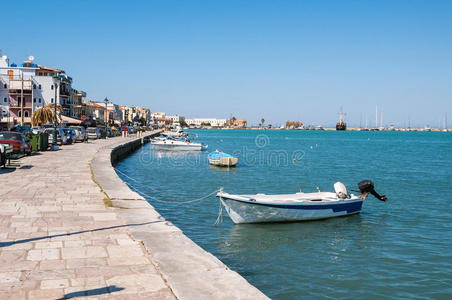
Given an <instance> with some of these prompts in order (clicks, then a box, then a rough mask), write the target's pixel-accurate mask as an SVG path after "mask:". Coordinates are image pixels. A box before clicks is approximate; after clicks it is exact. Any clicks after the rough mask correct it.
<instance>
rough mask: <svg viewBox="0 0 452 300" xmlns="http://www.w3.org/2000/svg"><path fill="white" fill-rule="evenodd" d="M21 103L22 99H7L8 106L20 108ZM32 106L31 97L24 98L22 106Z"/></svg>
mask: <svg viewBox="0 0 452 300" xmlns="http://www.w3.org/2000/svg"><path fill="white" fill-rule="evenodd" d="M21 105H22V101H18V100H16V99H14V98H13V99H11V98H10V101H9V107H10V108H18V109H20V108H21ZM32 107H33V102H32V101H31V99H28V98H25V102H24V108H32Z"/></svg>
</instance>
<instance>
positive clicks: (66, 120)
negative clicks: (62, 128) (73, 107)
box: [61, 115, 82, 125]
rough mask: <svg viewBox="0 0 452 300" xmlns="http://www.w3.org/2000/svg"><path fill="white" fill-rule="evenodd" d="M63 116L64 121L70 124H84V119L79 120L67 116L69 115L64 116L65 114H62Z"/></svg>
mask: <svg viewBox="0 0 452 300" xmlns="http://www.w3.org/2000/svg"><path fill="white" fill-rule="evenodd" d="M61 118H62V121H63V122H66V123H68V124H70V125H81V124H82V121H81V120H79V119H74V118H71V117H67V116H64V115H62V116H61Z"/></svg>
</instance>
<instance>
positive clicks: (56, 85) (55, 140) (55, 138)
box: [53, 75, 58, 150]
mask: <svg viewBox="0 0 452 300" xmlns="http://www.w3.org/2000/svg"><path fill="white" fill-rule="evenodd" d="M57 87H58V76H56V75H53V88H54V89H55V98H54V100H53V109H54V110H53V149H54V150H56V147H57V146H56V145H57V108H56V101H57Z"/></svg>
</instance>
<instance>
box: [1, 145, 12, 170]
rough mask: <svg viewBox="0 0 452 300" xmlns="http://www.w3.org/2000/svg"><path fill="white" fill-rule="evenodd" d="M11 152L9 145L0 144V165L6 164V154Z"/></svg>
mask: <svg viewBox="0 0 452 300" xmlns="http://www.w3.org/2000/svg"><path fill="white" fill-rule="evenodd" d="M11 152H12V148H11V145H8V144H0V166H3V167H5V166H6V159H7V156H8V154H10V153H11Z"/></svg>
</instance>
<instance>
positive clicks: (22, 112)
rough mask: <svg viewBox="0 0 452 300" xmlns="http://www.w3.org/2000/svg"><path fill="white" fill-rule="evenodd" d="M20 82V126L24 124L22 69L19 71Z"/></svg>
mask: <svg viewBox="0 0 452 300" xmlns="http://www.w3.org/2000/svg"><path fill="white" fill-rule="evenodd" d="M21 83H22V86H21V87H22V88H21V89H20V118H21V119H20V121H21V124H20V125H22V126H24V102H25V101H24V73H23V71H22V72H21Z"/></svg>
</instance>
